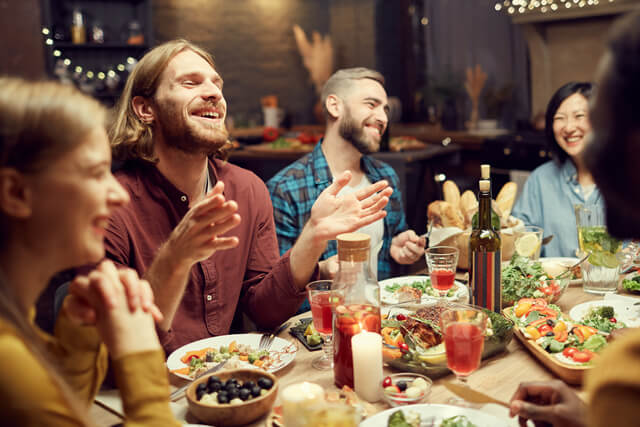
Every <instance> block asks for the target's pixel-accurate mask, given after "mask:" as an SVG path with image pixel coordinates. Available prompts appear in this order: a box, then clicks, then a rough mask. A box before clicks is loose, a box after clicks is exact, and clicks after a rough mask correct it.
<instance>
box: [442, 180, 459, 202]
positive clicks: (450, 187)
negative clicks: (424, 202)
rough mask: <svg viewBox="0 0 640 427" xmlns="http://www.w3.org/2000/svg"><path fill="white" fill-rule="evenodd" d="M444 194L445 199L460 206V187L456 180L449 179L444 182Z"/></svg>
mask: <svg viewBox="0 0 640 427" xmlns="http://www.w3.org/2000/svg"><path fill="white" fill-rule="evenodd" d="M442 194H443V195H444V201H445V202H448V203H451V205H453V206H455V207H458V206H459V205H460V189H459V188H458V186H457V185H456V183H455V182H453V181H451V180H447V181H445V182H444V184H442Z"/></svg>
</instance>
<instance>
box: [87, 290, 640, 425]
mask: <svg viewBox="0 0 640 427" xmlns="http://www.w3.org/2000/svg"><path fill="white" fill-rule="evenodd" d="M598 299H602V296H599V295H593V294H588V293H585V292H584V291H583V290H582V287H581V286H570V287H569V288H567V290H566V291H565V293H564V294H563V295H562V297H561V298H560V299H559V300H558V302H557V304H558V305H559V306H560V308H562V310H563V311H564V312H567V313H568V311H569V310H570V309H571V308H572V307H574V306H575V305H577V304H580V303H583V302H587V301H593V300H598ZM638 300H639V301H640V298H638ZM305 317H311V313H303V314H300V315H298V316H295V317H293V318H292V319H291V320H292V321H293V322H294V323H295V321H297V320H298V319H300V318H305ZM294 323H292V324H294ZM280 337H281V338H284V339H286V340H289V341H291V342H294V343H296V345H297V346H298V352H297V354H296V358H295V360H294V361H293V362H292V363H291V364H289V365H288V366H286V367H285V368H283V369H282V370H280V371H278V372H276V373H275V375H276V376H277V377H278V380H279V393H281V392H282V389H283V388H285V387H286V386H288V385H289V384H293V383H298V382H302V381H311V382H314V383H317V384H319V385H321V386H322V387H324V388H325V390H334V391H337V390H338V389H337V388H336V386H335V385H334V383H333V370H326V371H319V370H316V369H314V368H312V367H311V361H312V360H313V359H314V358H315V357H317V356H318V355H319V354H320V353H319V352H318V351H315V352H311V351H308V350H307V349H306V348H305V347H304V346H303V345H302V344H300V343H299V342H298V341H297V340H296V338H294V337H293V336H291V335H290V334H289V333H288V332H287V331H285V332H282V333H281V334H280ZM394 372H398V371H397V370H394V369H392V368H389V367H388V366H385V367H384V375H388V374H391V373H394ZM554 378H556V377H555V376H554V374H553V373H552V372H551V371H549V370H548V369H547V368H545V366H544V365H542V364H541V363H540V362H538V360H537V359H536V358H535V357H534V356H533V355H532V354H530V353H529V351H528V350H527V349H526V348H525V347H524V346H523V345H522V344H521V343H520V342H519V341H518V339H517V338H515V337H514V338H513V340H512V341H511V342H510V343H509V345H508V346H507V348H506V350H505V351H504V352H502V353H500V354H497V355H495V356H493V357H491V358H488V359H485V360H483V361H482V364H481V366H480V368H478V370H477V371H476V372H474V373H473V374H471V376H470V377H469V385H470V386H471V387H472V388H475V389H478V390H481V391H483V392H485V393H486V394H489V395H491V396H492V397H495V398H497V399H500V400H504V401H509V399H510V398H511V396H512V395H513V393H514V392H515V391H516V388H517V387H518V384H519V383H520V382H524V381H544V380H551V379H554ZM451 379H453V374H451V375H448V376H446V377H443V378H439V379H435V380H434V383H433V387H432V390H431V394H430V395H429V397H428V398H427V399H426V401H425V403H447V401H448V400H449V399H450V398H452V397H454V396H453V394H452V393H451V392H449V391H448V390H447V389H446V388H445V387H444V385H442V382H443V380H451ZM184 384H186V381H185V380H182V379H180V378H178V377H175V376H174V375H171V388H172V389H175V387H177V386H181V385H184ZM571 387H572V388H573V389H574V390H576V391H577V392H578V393H579V394H581V393H582V391H581V389H580V387H576V386H571ZM103 393H105V392H101V394H103ZM100 396H101V395H100V394H99V395H98V398H97V400H96V403H95V404H94V405H92V407H91V417H92V419H93V420H94V421H95V422H96V424H97V425H98V426H113V425H115V424H119V423H121V422H122V418H121V417H120V416H118V415H116V414H115V413H114V412H113V411H112V410H110V409H108V408H107V407H105V406H104V405H103V404H101V403H99V401H100V399H101V397H100ZM279 400H280V398H279V397H278V399H277V400H276V405H278V404H280V403H279ZM171 405H172V409H173V410H174V413H175V414H176V416H177V417H178V418H179V419H183V420H184V421H185V422H189V423H198V420H196V419H195V418H193V417H192V416H191V414H189V413H188V410H187V401H186V399H185V398H184V397H183V398H181V399H179V400H178V401H176V402H172V404H171ZM374 406H375V408H376V409H379V410H384V409H388V408H389V406H388V405H387V404H386V403H385V402H384V401H379V402H376V403H374ZM489 406H490V407H494V406H495V408H489ZM486 408H487V409H486V410H487V411H489V412H493V413H494V415H501V416H506V413H507V409H506V408H500V409H496V408H498V407H497V406H496V405H487V407H486ZM481 410H485V408H481ZM266 419H267V418H266V416H265V417H262V418H261V419H259V420H257V421H255V422H254V423H252V424H250V426H265V423H266ZM511 421H512V422H513V424H512V425H514V426H515V425H517V422H516V421H515V420H511ZM268 427H272V426H268Z"/></svg>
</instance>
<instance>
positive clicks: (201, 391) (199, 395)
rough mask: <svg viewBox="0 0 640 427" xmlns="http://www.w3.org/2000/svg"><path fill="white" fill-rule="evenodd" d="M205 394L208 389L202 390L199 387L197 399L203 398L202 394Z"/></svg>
mask: <svg viewBox="0 0 640 427" xmlns="http://www.w3.org/2000/svg"><path fill="white" fill-rule="evenodd" d="M205 394H207V390H200V389H199V388H198V389H196V399H197V400H200V399H202V396H204V395H205Z"/></svg>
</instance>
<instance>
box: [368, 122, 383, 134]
mask: <svg viewBox="0 0 640 427" xmlns="http://www.w3.org/2000/svg"><path fill="white" fill-rule="evenodd" d="M364 126H365V127H366V128H369V129H372V130H374V131H377V134H378V136H382V126H378V125H372V124H365V125H364Z"/></svg>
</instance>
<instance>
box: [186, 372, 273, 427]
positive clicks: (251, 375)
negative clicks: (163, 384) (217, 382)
mask: <svg viewBox="0 0 640 427" xmlns="http://www.w3.org/2000/svg"><path fill="white" fill-rule="evenodd" d="M213 375H216V376H218V378H220V379H221V380H222V381H226V380H227V379H229V378H232V377H233V378H235V379H237V380H238V381H242V382H244V381H253V382H257V381H258V379H259V378H261V377H265V378H269V379H271V381H273V386H272V387H271V388H270V389H269V390H268V391H267V393H266V394H264V395H262V396H258V397H255V398H253V399H249V400H247V401H245V402H243V403H239V404H229V403H226V404H215V405H211V404H202V403H200V402H199V401H198V400H197V399H196V388H197V387H198V384H201V383H206V382H207V380H208V379H209V377H211V376H213ZM186 394H187V402H188V403H189V411H190V412H191V414H193V416H194V417H196V418H197V419H198V420H200V421H202V422H205V423H208V424H214V425H216V426H221V427H222V426H238V425H244V424H248V423H250V422H252V421H255V420H256V419H258V418H260V417H261V416H263V415H265V414H267V413H268V412H269V411H270V410H271V407H272V406H273V403H274V402H275V400H276V396H277V395H278V379H277V378H276V377H275V375H273V374H270V373H269V372H265V371H262V370H258V369H230V370H225V371H220V372H215V373H213V374H210V375H205V376H203V377H201V378H198V379H197V380H195V381H194V382H193V383H192V384H191V385H190V386H189V388H188V389H187V393H186Z"/></svg>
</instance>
